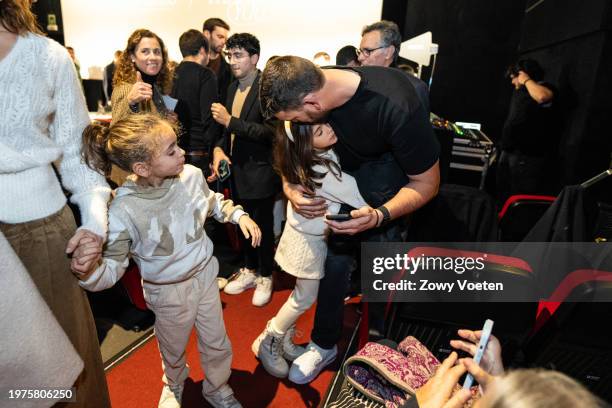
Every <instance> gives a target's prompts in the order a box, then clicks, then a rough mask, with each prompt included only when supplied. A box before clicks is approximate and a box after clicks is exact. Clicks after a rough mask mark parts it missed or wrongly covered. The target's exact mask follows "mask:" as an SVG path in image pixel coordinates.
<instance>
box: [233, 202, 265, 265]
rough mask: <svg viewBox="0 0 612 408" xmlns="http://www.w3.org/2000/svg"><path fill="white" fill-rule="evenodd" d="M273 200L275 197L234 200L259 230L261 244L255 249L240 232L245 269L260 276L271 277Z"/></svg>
mask: <svg viewBox="0 0 612 408" xmlns="http://www.w3.org/2000/svg"><path fill="white" fill-rule="evenodd" d="M274 198H275V196H270V197H267V198H260V199H253V200H243V199H237V200H236V202H237V203H238V204H240V205H242V207H243V208H244V211H246V212H247V213H249V216H250V217H251V218H252V219H253V220H254V221H255V222H256V223H257V225H259V228H260V229H261V244H260V246H259V247H257V248H253V247H252V246H251V241H250V240H247V239H245V238H244V235H242V233H241V232H240V237H241V239H242V248H243V251H244V259H245V267H247V268H249V269H258V272H259V275H261V276H271V275H272V265H273V262H274V214H273V211H274Z"/></svg>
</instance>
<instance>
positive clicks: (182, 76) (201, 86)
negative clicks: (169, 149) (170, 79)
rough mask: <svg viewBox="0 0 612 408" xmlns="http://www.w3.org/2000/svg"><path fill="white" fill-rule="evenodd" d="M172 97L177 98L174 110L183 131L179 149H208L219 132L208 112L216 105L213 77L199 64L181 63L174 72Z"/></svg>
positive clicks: (210, 72)
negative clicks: (211, 106)
mask: <svg viewBox="0 0 612 408" xmlns="http://www.w3.org/2000/svg"><path fill="white" fill-rule="evenodd" d="M172 97H173V98H176V99H178V103H177V105H176V108H175V109H174V110H175V112H176V114H177V115H178V118H179V122H180V123H181V125H182V127H183V130H184V134H183V135H182V137H181V138H180V139H179V144H180V146H181V147H182V148H184V149H186V150H208V148H209V147H210V146H212V145H213V144H214V143H215V142H216V141H217V139H218V138H219V137H220V135H221V131H222V128H221V126H220V125H219V124H218V123H217V122H215V120H214V119H213V117H212V114H211V112H210V105H212V103H213V102H219V96H218V93H217V80H216V78H215V74H213V72H212V71H211V70H210V69H208V68H205V67H203V66H202V65H200V64H198V63H195V62H191V61H183V62H181V63H180V64H179V65H178V67H176V70H175V72H174V83H173V86H172Z"/></svg>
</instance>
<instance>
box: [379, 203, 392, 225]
mask: <svg viewBox="0 0 612 408" xmlns="http://www.w3.org/2000/svg"><path fill="white" fill-rule="evenodd" d="M377 210H378V211H380V212H381V214H382V215H383V219H382V222H381V223H380V227H382V226H384V225H386V224H388V223H389V221H391V213H390V212H389V210H387V207H385V206H384V205H381V206H380V207H378V208H377Z"/></svg>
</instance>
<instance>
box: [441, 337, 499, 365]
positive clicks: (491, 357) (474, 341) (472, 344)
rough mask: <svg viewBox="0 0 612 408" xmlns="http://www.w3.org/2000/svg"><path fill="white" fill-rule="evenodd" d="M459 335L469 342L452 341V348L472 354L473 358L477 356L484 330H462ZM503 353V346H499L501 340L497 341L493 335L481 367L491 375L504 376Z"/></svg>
mask: <svg viewBox="0 0 612 408" xmlns="http://www.w3.org/2000/svg"><path fill="white" fill-rule="evenodd" d="M457 333H458V334H459V336H460V337H461V338H463V339H465V340H467V341H464V340H451V342H450V344H451V346H452V347H454V348H456V349H459V350H463V351H465V352H467V353H470V354H471V355H472V356H474V355H476V350H478V342H480V336H481V335H482V330H478V331H472V330H465V329H461V330H458V331H457ZM501 351H502V349H501V345H500V344H499V340H497V337H495V336H493V335H491V337H489V342H488V343H487V347H486V348H485V351H484V354H483V355H482V360H480V366H481V367H482V368H483V369H484V370H485V371H487V372H488V373H489V374H491V375H503V374H504V363H503V361H502V357H501Z"/></svg>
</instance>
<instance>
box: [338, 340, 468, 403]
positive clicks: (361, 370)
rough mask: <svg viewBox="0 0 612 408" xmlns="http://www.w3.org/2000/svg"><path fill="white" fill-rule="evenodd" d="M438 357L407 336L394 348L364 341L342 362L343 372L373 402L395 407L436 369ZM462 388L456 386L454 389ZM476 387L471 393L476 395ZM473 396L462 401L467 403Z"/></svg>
mask: <svg viewBox="0 0 612 408" xmlns="http://www.w3.org/2000/svg"><path fill="white" fill-rule="evenodd" d="M439 365H440V361H438V359H437V358H436V357H435V356H434V355H433V354H432V353H431V352H430V351H429V350H428V349H427V347H425V346H424V345H423V344H421V342H419V341H418V340H417V339H415V338H414V337H412V336H408V337H406V338H405V339H404V340H403V341H402V342H401V343H400V345H399V346H398V349H397V350H394V349H392V348H389V347H387V346H385V345H383V344H379V343H367V344H366V345H365V346H364V347H363V348H362V349H361V350H359V351H358V352H357V353H356V354H355V355H353V356H351V357H349V358H348V359H347V360H346V361H345V363H344V366H343V371H344V375H345V377H346V379H347V382H348V384H350V386H352V387H353V388H354V392H356V393H358V394H361V396H363V397H367V400H370V401H371V402H373V403H375V405H379V406H384V407H386V408H398V407H400V406H402V405H403V404H404V403H405V402H406V400H408V399H409V398H414V395H415V392H416V390H417V389H419V388H420V387H422V386H423V385H424V384H425V383H426V382H427V381H428V380H429V379H430V378H431V377H432V376H433V375H434V373H435V371H436V368H437V367H438V366H439ZM460 389H461V388H460V387H459V385H457V386H456V389H455V391H454V392H457V391H459V390H460ZM476 393H477V387H473V390H472V394H473V395H476ZM474 401H475V400H474V398H472V399H470V401H468V403H466V404H465V406H466V407H469V406H471V405H472V404H473V402H474Z"/></svg>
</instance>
